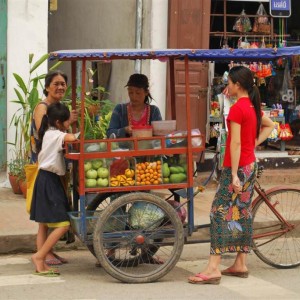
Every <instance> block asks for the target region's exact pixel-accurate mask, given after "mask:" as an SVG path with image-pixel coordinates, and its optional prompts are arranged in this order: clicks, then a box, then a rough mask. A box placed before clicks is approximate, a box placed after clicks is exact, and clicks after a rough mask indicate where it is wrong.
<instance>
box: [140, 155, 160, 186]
mask: <svg viewBox="0 0 300 300" xmlns="http://www.w3.org/2000/svg"><path fill="white" fill-rule="evenodd" d="M161 164H162V163H161V160H155V161H147V160H145V161H142V162H139V163H137V164H136V171H135V172H136V185H151V184H154V185H156V184H161V183H162V174H161Z"/></svg>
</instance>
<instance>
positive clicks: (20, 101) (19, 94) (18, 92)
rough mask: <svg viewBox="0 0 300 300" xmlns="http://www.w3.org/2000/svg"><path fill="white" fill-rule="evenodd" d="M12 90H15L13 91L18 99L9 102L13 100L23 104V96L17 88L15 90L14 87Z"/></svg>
mask: <svg viewBox="0 0 300 300" xmlns="http://www.w3.org/2000/svg"><path fill="white" fill-rule="evenodd" d="M14 90H15V93H16V95H17V97H18V99H19V101H16V100H13V101H11V102H15V103H18V104H21V105H22V106H24V103H25V99H24V97H23V96H22V95H21V93H20V91H19V90H17V89H16V88H14Z"/></svg>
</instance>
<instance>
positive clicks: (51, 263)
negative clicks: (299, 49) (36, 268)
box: [45, 258, 62, 266]
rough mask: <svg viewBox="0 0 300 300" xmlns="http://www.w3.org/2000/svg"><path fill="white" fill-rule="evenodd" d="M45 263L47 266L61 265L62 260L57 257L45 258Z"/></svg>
mask: <svg viewBox="0 0 300 300" xmlns="http://www.w3.org/2000/svg"><path fill="white" fill-rule="evenodd" d="M45 263H46V264H47V265H48V266H61V265H62V262H61V261H60V260H59V259H57V258H49V259H46V260H45Z"/></svg>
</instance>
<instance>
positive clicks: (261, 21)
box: [253, 3, 271, 34]
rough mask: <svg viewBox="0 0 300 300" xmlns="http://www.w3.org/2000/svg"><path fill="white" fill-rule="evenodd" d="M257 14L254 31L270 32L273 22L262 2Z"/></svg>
mask: <svg viewBox="0 0 300 300" xmlns="http://www.w3.org/2000/svg"><path fill="white" fill-rule="evenodd" d="M256 15H257V17H256V18H255V20H254V24H253V32H258V33H266V34H269V33H270V32H271V24H270V21H269V18H268V14H267V12H266V10H265V8H264V5H263V4H262V3H261V4H260V5H259V7H258V10H257V12H256Z"/></svg>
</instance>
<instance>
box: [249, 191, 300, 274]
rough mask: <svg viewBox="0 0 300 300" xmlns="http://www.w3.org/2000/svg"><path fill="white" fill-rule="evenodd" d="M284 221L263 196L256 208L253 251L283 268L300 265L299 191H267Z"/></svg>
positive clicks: (268, 196)
mask: <svg viewBox="0 0 300 300" xmlns="http://www.w3.org/2000/svg"><path fill="white" fill-rule="evenodd" d="M267 198H268V199H269V201H270V203H271V205H272V206H273V207H274V208H275V209H276V211H277V212H278V213H279V214H280V216H281V217H282V218H283V219H284V220H285V221H286V222H287V223H288V224H289V225H287V224H286V223H285V222H283V221H281V220H280V219H279V218H278V217H277V216H276V215H275V213H274V212H273V211H272V210H271V209H270V208H269V207H268V205H267V204H266V202H265V201H264V199H263V198H260V199H259V200H258V202H257V203H256V204H255V206H254V208H253V244H254V248H253V251H254V252H255V254H256V255H257V256H258V257H259V258H260V259H261V260H262V261H263V262H265V263H266V264H268V265H270V266H272V267H275V268H280V269H289V268H294V267H297V266H299V265H300V190H297V189H292V188H287V189H278V190H276V191H272V192H270V193H269V194H267Z"/></svg>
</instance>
